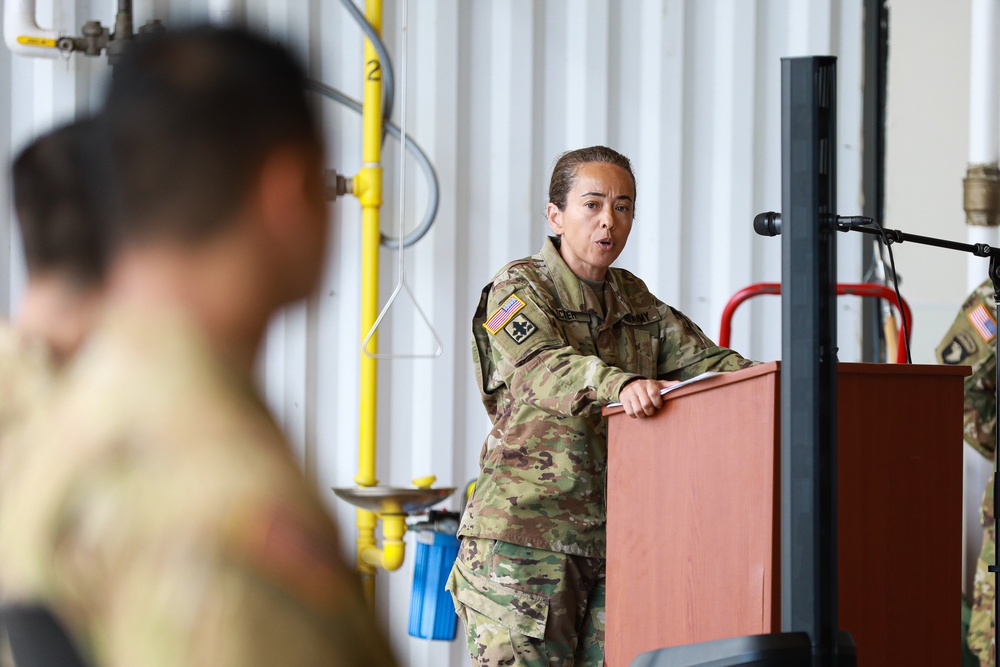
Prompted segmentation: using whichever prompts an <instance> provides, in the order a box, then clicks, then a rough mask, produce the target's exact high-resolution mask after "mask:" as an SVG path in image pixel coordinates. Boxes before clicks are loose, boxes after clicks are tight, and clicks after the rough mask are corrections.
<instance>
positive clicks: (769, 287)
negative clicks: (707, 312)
mask: <svg viewBox="0 0 1000 667" xmlns="http://www.w3.org/2000/svg"><path fill="white" fill-rule="evenodd" d="M762 294H778V295H780V294H781V283H755V284H753V285H749V286H747V287H744V288H743V289H741V290H740V291H739V292H737V293H736V294H734V295H733V296H732V298H731V299H729V302H728V303H727V304H726V307H725V308H723V309H722V327H721V330H720V331H719V345H721V346H723V347H729V339H730V336H731V334H732V319H733V313H735V312H736V309H737V308H738V307H739V305H740V304H741V303H743V302H744V301H746V300H747V299H750V298H753V297H755V296H761V295H762ZM844 294H848V295H851V296H865V297H873V298H876V299H885V300H886V301H888V302H889V303H891V304H892V305H893V306H895V308H896V312H897V313H902V314H903V317H904V318H906V325H907V326H906V329H905V330H907V331H908V332H909V333H910V334H912V333H913V315H912V314H911V313H910V306H909V305H908V304H907V303H906V299H903V303H902V304H900V303H899V300H898V299H896V293H895V292H894V291H893V290H891V289H889V288H888V287H886V286H885V285H875V284H872V283H838V284H837V296H842V295H844ZM901 306H902V307H901ZM902 324H903V323H902V321H900V327H899V340H900V341H902V340H903V334H904V327H903V326H902ZM906 342H907V344H909V342H910V339H909V338H907V339H906ZM896 363H898V364H905V363H906V347H904V346H903V345H897V346H896Z"/></svg>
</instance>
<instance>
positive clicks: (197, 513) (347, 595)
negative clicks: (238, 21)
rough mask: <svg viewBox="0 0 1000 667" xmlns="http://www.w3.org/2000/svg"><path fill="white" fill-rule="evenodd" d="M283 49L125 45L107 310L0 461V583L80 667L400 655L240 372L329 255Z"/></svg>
mask: <svg viewBox="0 0 1000 667" xmlns="http://www.w3.org/2000/svg"><path fill="white" fill-rule="evenodd" d="M304 84H305V77H304V73H303V71H302V69H301V68H300V67H299V66H298V65H297V64H296V63H295V62H294V61H293V60H292V58H291V57H290V56H289V55H288V53H287V52H286V51H285V50H284V49H282V48H279V47H277V46H275V45H272V44H269V43H267V42H264V41H262V40H260V39H258V38H255V37H252V36H250V35H248V34H246V33H243V32H240V31H236V30H219V29H211V28H193V29H188V30H183V31H177V32H172V33H168V34H166V35H163V36H157V37H151V38H148V39H147V40H144V41H142V42H139V43H137V44H136V45H135V47H134V48H133V49H132V50H130V51H129V53H128V54H126V56H125V58H124V59H123V61H122V62H121V64H119V65H118V66H117V67H116V69H115V76H114V78H113V80H112V82H111V85H110V88H109V92H108V97H107V100H106V104H105V108H104V110H103V112H102V114H103V117H104V121H103V122H104V123H105V124H106V128H105V130H106V134H107V136H106V141H107V145H108V146H109V148H110V152H111V155H112V165H111V172H112V174H113V177H114V183H115V184H116V186H117V187H118V189H119V191H118V193H117V196H116V197H115V200H116V208H117V213H118V214H119V215H118V216H116V225H115V245H114V250H113V252H112V256H111V261H110V264H109V275H108V290H107V302H106V308H105V313H104V315H103V316H102V319H101V321H100V322H99V324H98V325H97V327H96V328H95V330H94V332H93V334H92V336H91V337H90V339H89V340H88V341H87V343H86V345H85V346H84V348H83V349H81V351H80V352H79V354H78V355H77V356H76V358H75V359H74V360H73V362H72V363H71V366H70V367H69V368H68V369H67V371H66V373H65V378H64V379H63V381H62V384H61V386H60V387H59V392H58V396H57V400H56V401H54V403H53V405H52V407H51V409H50V410H48V411H47V414H46V415H45V417H46V418H45V419H44V420H43V419H38V420H33V422H32V423H31V424H30V425H29V426H28V427H27V428H26V429H25V430H24V431H22V432H21V433H19V434H18V439H17V440H16V441H14V440H13V439H12V441H11V443H10V444H11V445H12V446H16V447H19V448H23V449H24V451H25V455H24V456H22V457H20V464H19V465H18V466H17V468H16V469H14V468H11V467H7V466H4V467H3V468H0V580H2V581H4V584H5V587H7V588H6V590H5V592H6V593H7V597H8V599H22V600H23V599H27V600H32V599H33V600H40V601H43V602H44V603H46V604H47V605H48V606H49V607H50V608H51V609H52V610H53V611H54V612H55V613H56V615H57V616H58V617H59V618H60V619H61V620H62V621H63V623H64V624H65V625H66V626H67V628H68V629H69V631H70V632H71V634H72V636H73V637H74V639H75V640H76V642H77V644H78V646H79V648H80V649H81V651H82V653H83V655H84V656H85V658H86V659H87V661H88V662H89V663H90V664H91V665H92V666H93V667H101V666H126V665H127V666H133V665H134V666H142V667H168V666H169V667H179V666H182V665H183V666H185V667H202V666H203V667H209V666H210V667H227V666H233V667H236V666H239V667H253V666H255V665H260V666H265V665H266V666H268V667H272V666H276V665H281V666H283V667H296V666H299V665H310V666H312V665H323V666H331V667H333V666H347V665H350V666H366V667H369V666H373V667H378V666H381V665H393V664H395V662H394V660H393V658H392V656H391V654H390V652H389V650H388V648H387V645H386V642H385V640H384V639H383V637H382V635H381V633H380V632H379V631H378V629H377V627H376V624H375V620H374V617H373V615H372V614H371V612H370V611H369V610H368V609H367V607H366V605H365V603H364V600H363V597H362V593H361V589H360V585H359V582H358V581H357V578H356V575H355V573H354V572H353V571H352V569H351V568H349V567H348V566H347V565H346V564H345V563H344V561H343V560H342V556H341V549H340V545H339V543H338V539H337V532H336V529H335V526H334V524H333V523H332V521H331V519H330V517H329V516H328V514H327V512H326V511H325V508H324V507H323V503H322V501H321V500H320V498H319V496H318V495H317V493H316V491H315V490H314V488H313V487H312V486H311V485H310V484H309V483H307V482H306V480H305V479H304V477H303V475H302V474H301V472H300V471H299V469H298V465H297V462H296V461H295V459H294V457H293V455H292V453H291V451H290V448H289V446H288V444H287V442H286V440H285V438H284V437H283V435H282V434H281V432H280V431H279V429H278V427H277V426H276V424H275V423H274V421H273V419H272V418H271V416H270V415H269V413H268V411H267V409H266V408H265V407H264V405H263V403H262V401H261V398H260V396H259V394H258V392H257V391H256V390H255V387H254V384H253V378H252V372H253V363H254V360H255V356H256V353H257V350H258V347H259V345H260V343H261V340H262V338H263V336H264V333H265V328H266V326H267V323H268V320H269V318H270V316H271V315H272V314H273V313H274V312H275V310H277V309H278V308H279V307H281V306H283V305H285V304H288V303H290V302H292V301H295V300H298V299H302V298H304V297H306V296H307V295H308V294H309V293H310V292H311V291H312V290H313V288H314V286H315V285H316V283H317V280H318V278H319V275H320V271H321V269H322V266H323V257H324V248H325V245H326V243H325V241H326V227H327V225H326V202H325V197H324V187H323V180H322V166H323V162H322V158H323V142H322V137H321V135H320V129H319V127H318V124H317V120H316V119H315V117H314V116H313V114H312V113H311V110H310V106H309V105H308V103H307V100H306V99H305V92H304V91H305V87H304Z"/></svg>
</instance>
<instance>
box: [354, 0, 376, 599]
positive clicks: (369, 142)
mask: <svg viewBox="0 0 1000 667" xmlns="http://www.w3.org/2000/svg"><path fill="white" fill-rule="evenodd" d="M365 15H366V18H367V19H368V22H369V23H371V24H372V27H373V28H375V30H376V32H379V33H381V31H382V0H366V3H365ZM363 104H364V106H363V109H362V123H363V137H362V151H361V153H362V162H363V164H362V167H361V171H360V172H359V173H358V175H357V177H355V183H354V185H355V190H354V191H355V193H356V194H357V197H358V199H359V200H360V202H361V207H362V208H361V339H362V340H364V338H365V337H366V336H367V335H368V332H369V331H371V329H372V327H373V326H374V325H375V319H376V318H377V317H378V260H379V257H378V253H379V244H380V243H381V239H382V234H381V229H380V226H379V207H380V206H381V205H382V63H381V62H379V58H378V54H377V53H376V52H375V47H374V45H372V43H371V40H369V39H365V87H364V100H363ZM368 351H369V352H371V353H372V354H374V353H377V352H378V336H377V335H373V336H372V337H371V339H370V340H369V341H368ZM377 397H378V363H377V362H376V360H375V359H372V358H371V357H369V356H368V355H366V354H363V353H362V355H361V386H360V404H361V415H360V417H361V418H360V425H359V443H358V445H359V446H358V475H357V477H355V478H354V480H355V482H357V484H358V486H375V485H376V484H378V480H377V479H376V478H375V423H376V414H377V413H376V399H377ZM375 524H376V517H375V514H373V513H372V512H368V511H365V510H358V557H357V565H358V572H359V573H360V574H361V579H362V585H363V587H364V591H365V597H366V598H367V599H368V604H369V606H371V607H374V606H375V572H376V569H375V566H374V565H373V564H372V563H370V562H368V561H367V560H366V559H365V558H364V554H366V553H368V552H370V550H371V549H374V548H375Z"/></svg>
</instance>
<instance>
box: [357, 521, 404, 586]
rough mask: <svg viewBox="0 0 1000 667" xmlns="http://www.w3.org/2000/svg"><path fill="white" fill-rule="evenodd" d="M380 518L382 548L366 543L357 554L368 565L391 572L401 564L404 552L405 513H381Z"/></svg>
mask: <svg viewBox="0 0 1000 667" xmlns="http://www.w3.org/2000/svg"><path fill="white" fill-rule="evenodd" d="M381 518H382V548H381V549H379V548H378V547H376V546H375V545H374V544H370V545H366V546H365V548H364V549H363V550H362V551H361V552H360V554H359V556H360V558H361V560H362V561H364V562H365V563H367V564H368V565H369V566H372V567H381V568H382V569H384V570H387V571H389V572H392V571H393V570H398V569H399V568H400V567H401V566H402V565H403V557H404V556H405V554H406V543H405V542H403V535H405V534H406V521H405V519H406V515H405V514H382V515H381ZM359 544H360V542H359Z"/></svg>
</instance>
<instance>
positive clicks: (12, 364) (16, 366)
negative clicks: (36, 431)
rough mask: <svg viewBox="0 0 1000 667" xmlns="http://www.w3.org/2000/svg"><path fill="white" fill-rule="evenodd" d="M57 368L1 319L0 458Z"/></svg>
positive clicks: (0, 656)
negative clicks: (6, 441) (15, 430)
mask: <svg viewBox="0 0 1000 667" xmlns="http://www.w3.org/2000/svg"><path fill="white" fill-rule="evenodd" d="M53 373H54V367H53V363H52V355H51V354H50V351H49V348H48V346H47V345H45V344H44V343H43V342H42V341H41V340H38V339H29V338H26V337H25V336H23V335H22V334H21V333H20V332H18V331H17V330H16V329H15V328H14V327H12V326H10V325H9V324H7V323H5V322H0V457H2V456H3V452H4V445H3V443H4V441H5V440H6V438H7V437H8V435H9V433H10V432H11V431H12V430H13V429H15V428H16V427H17V426H18V424H20V423H21V422H22V421H23V420H25V419H26V418H27V417H28V415H29V414H30V413H31V412H32V411H34V410H36V409H38V408H39V407H41V406H42V404H43V401H44V399H45V397H46V395H47V394H48V392H49V391H50V390H51V386H52V381H53ZM13 664H14V659H13V657H12V656H11V655H10V647H9V646H8V644H7V638H6V635H3V636H0V667H9V666H10V665H13Z"/></svg>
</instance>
